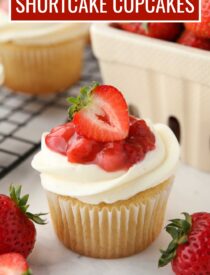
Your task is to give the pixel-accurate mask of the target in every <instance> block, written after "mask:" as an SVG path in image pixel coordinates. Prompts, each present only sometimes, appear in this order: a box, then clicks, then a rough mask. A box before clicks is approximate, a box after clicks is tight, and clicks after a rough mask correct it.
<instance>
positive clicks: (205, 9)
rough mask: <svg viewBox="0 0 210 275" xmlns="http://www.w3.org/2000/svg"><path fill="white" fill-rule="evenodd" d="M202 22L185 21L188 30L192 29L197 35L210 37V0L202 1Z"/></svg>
mask: <svg viewBox="0 0 210 275" xmlns="http://www.w3.org/2000/svg"><path fill="white" fill-rule="evenodd" d="M201 3H202V4H201V5H202V6H201V20H202V21H201V22H200V23H196V22H194V23H193V22H192V23H185V27H186V29H187V30H189V31H192V32H193V33H194V34H195V35H196V36H198V37H203V38H207V39H210V1H209V0H202V1H201Z"/></svg>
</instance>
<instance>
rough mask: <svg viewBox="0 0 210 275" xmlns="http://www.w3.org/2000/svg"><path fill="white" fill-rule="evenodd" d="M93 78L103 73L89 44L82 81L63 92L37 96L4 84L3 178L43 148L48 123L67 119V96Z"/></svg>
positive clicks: (0, 123)
mask: <svg viewBox="0 0 210 275" xmlns="http://www.w3.org/2000/svg"><path fill="white" fill-rule="evenodd" d="M91 81H98V82H101V76H100V72H99V67H98V63H97V61H96V59H95V58H94V56H93V54H92V51H91V48H90V47H87V48H86V50H85V57H84V69H83V73H82V76H81V79H80V81H78V82H77V83H76V84H75V85H74V86H72V87H71V88H70V89H68V90H67V91H65V92H63V93H60V94H53V95H50V96H47V97H36V96H29V95H25V94H21V93H20V94H19V93H13V92H11V91H10V90H8V89H6V88H5V87H0V178H3V177H4V176H5V175H6V174H8V173H9V172H10V171H12V170H13V169H14V168H15V167H17V166H18V165H19V164H20V163H21V162H22V161H23V160H25V159H26V158H27V157H28V156H30V155H31V154H32V153H33V152H35V151H36V150H37V149H38V148H39V146H40V141H41V133H42V132H43V131H44V130H46V129H44V128H45V127H50V126H51V123H52V126H51V127H53V125H56V123H55V121H59V122H60V123H62V122H64V121H65V115H66V114H67V112H66V110H67V103H66V98H67V97H68V96H69V95H76V94H77V93H78V91H79V89H80V87H81V86H83V85H85V84H87V83H90V82H91ZM66 119H67V117H66Z"/></svg>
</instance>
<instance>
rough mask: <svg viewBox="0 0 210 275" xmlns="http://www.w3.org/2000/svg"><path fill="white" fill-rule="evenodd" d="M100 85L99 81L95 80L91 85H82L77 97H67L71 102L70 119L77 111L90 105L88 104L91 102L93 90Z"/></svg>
mask: <svg viewBox="0 0 210 275" xmlns="http://www.w3.org/2000/svg"><path fill="white" fill-rule="evenodd" d="M98 86H99V83H98V82H93V83H92V84H91V85H89V86H84V87H82V88H81V90H80V94H79V95H78V96H77V97H69V98H67V102H68V103H70V104H71V106H70V107H69V109H68V113H69V119H70V120H72V119H73V117H74V114H75V113H77V112H79V111H80V110H81V109H83V108H85V107H86V106H88V104H89V103H90V102H91V94H92V91H93V90H95V88H96V87H98Z"/></svg>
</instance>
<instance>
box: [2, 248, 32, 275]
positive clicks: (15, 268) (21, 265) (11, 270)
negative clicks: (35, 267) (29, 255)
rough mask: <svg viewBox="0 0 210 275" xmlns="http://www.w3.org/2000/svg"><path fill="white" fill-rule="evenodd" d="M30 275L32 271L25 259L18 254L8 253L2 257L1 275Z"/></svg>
mask: <svg viewBox="0 0 210 275" xmlns="http://www.w3.org/2000/svg"><path fill="white" fill-rule="evenodd" d="M9 274H11V275H23V274H24V275H30V274H32V273H31V270H30V269H29V267H28V264H27V262H26V260H25V258H24V257H23V256H22V255H21V254H18V253H8V254H3V255H1V256H0V275H9Z"/></svg>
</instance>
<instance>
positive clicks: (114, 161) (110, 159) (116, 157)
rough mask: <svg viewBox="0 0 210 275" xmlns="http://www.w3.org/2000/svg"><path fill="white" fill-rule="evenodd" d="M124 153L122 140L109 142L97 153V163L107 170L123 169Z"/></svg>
mask: <svg viewBox="0 0 210 275" xmlns="http://www.w3.org/2000/svg"><path fill="white" fill-rule="evenodd" d="M126 160H127V158H126V153H125V151H124V147H123V142H110V143H107V145H106V147H105V148H104V149H103V150H102V151H101V152H100V153H99V154H98V155H97V164H98V165H99V166H100V167H101V168H103V169H104V170H106V171H108V172H113V171H117V170H122V169H125V163H126Z"/></svg>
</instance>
